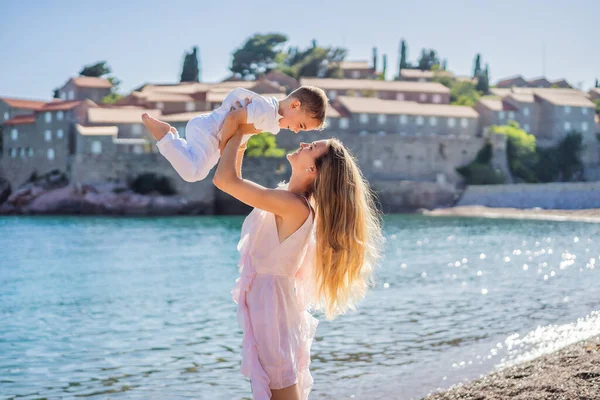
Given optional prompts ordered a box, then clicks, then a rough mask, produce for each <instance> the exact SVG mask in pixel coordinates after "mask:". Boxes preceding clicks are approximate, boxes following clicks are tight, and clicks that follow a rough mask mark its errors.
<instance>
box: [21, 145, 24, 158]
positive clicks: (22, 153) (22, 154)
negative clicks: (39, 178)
mask: <svg viewBox="0 0 600 400" xmlns="http://www.w3.org/2000/svg"><path fill="white" fill-rule="evenodd" d="M20 150H21V151H20V155H21V158H25V147H21V149H20Z"/></svg>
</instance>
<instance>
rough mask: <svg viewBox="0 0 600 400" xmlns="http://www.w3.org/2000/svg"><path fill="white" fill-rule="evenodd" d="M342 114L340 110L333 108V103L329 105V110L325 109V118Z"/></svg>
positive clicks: (337, 116)
mask: <svg viewBox="0 0 600 400" xmlns="http://www.w3.org/2000/svg"><path fill="white" fill-rule="evenodd" d="M341 116H342V115H341V114H340V112H339V111H338V110H336V109H335V108H333V107H332V106H331V105H328V106H327V110H325V118H339V117H341Z"/></svg>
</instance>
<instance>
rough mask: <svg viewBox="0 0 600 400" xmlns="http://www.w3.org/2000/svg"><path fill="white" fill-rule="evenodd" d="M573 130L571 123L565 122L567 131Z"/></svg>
mask: <svg viewBox="0 0 600 400" xmlns="http://www.w3.org/2000/svg"><path fill="white" fill-rule="evenodd" d="M570 130H571V123H570V122H569V121H566V122H565V131H567V132H568V131H570Z"/></svg>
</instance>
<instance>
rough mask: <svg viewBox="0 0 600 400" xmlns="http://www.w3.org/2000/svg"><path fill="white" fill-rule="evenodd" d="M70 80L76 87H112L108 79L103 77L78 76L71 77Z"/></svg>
mask: <svg viewBox="0 0 600 400" xmlns="http://www.w3.org/2000/svg"><path fill="white" fill-rule="evenodd" d="M71 80H72V81H73V83H74V84H75V86H77V87H87V88H104V89H110V88H111V87H112V83H110V81H109V80H108V79H105V78H95V77H91V76H79V77H77V78H71Z"/></svg>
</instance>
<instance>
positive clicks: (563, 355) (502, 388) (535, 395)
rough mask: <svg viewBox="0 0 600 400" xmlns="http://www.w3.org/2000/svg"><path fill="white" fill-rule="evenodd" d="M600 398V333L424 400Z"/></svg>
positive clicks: (590, 399)
mask: <svg viewBox="0 0 600 400" xmlns="http://www.w3.org/2000/svg"><path fill="white" fill-rule="evenodd" d="M458 399H463V400H500V399H514V400H538V399H539V400H541V399H544V400H546V399H548V400H575V399H578V400H596V399H600V337H594V338H591V339H588V340H584V341H582V342H578V343H575V344H573V345H570V346H567V347H565V348H563V349H561V350H559V351H557V352H554V353H551V354H547V355H545V356H542V357H539V358H537V359H535V360H532V361H529V362H525V363H523V364H519V365H516V366H513V367H509V368H506V369H504V370H502V371H500V372H496V373H492V374H490V375H488V376H485V377H483V378H481V379H478V380H476V381H474V382H471V383H469V384H466V385H462V386H456V387H454V388H451V389H450V390H448V391H446V392H443V393H436V394H433V395H430V396H428V397H426V398H425V399H424V400H458Z"/></svg>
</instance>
